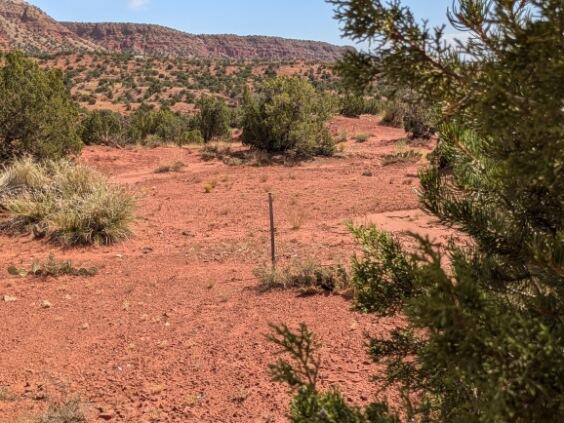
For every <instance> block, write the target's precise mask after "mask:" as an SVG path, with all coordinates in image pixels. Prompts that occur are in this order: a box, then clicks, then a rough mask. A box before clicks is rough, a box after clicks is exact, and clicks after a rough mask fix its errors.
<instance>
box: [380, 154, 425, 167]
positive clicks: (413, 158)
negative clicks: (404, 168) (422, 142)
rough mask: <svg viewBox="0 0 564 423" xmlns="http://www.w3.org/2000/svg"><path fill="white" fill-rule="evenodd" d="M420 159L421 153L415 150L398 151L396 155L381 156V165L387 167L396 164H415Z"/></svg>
mask: <svg viewBox="0 0 564 423" xmlns="http://www.w3.org/2000/svg"><path fill="white" fill-rule="evenodd" d="M421 157H422V155H421V153H419V152H418V151H415V150H407V151H398V152H396V153H392V154H385V155H383V156H382V165H383V166H389V165H393V164H397V163H416V162H418V161H419V160H420V159H421Z"/></svg>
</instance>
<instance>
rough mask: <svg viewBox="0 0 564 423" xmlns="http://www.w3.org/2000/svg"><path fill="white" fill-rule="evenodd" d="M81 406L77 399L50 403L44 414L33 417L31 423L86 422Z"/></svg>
mask: <svg viewBox="0 0 564 423" xmlns="http://www.w3.org/2000/svg"><path fill="white" fill-rule="evenodd" d="M83 408H84V406H83V405H82V402H81V401H80V400H79V399H72V400H68V401H65V402H61V403H52V404H50V405H49V408H48V409H47V411H46V412H45V413H44V414H42V415H40V416H38V417H36V418H34V419H33V423H87V422H88V419H87V418H86V414H85V412H84V409H83Z"/></svg>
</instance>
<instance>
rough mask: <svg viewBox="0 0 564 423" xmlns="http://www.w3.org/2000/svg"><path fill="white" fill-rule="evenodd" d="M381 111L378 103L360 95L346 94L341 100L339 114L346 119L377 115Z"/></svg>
mask: <svg viewBox="0 0 564 423" xmlns="http://www.w3.org/2000/svg"><path fill="white" fill-rule="evenodd" d="M380 111H381V104H380V101H379V100H377V99H374V98H368V99H367V98H366V97H364V96H362V95H354V94H347V95H345V96H344V97H342V98H341V110H340V112H341V114H342V115H343V116H347V117H359V116H360V115H377V114H378V113H380Z"/></svg>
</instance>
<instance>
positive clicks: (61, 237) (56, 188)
mask: <svg viewBox="0 0 564 423" xmlns="http://www.w3.org/2000/svg"><path fill="white" fill-rule="evenodd" d="M0 208H2V209H4V210H5V211H6V212H7V214H8V218H7V219H6V220H4V221H2V222H1V224H0V228H2V229H3V230H4V231H9V232H12V233H18V232H30V231H31V232H33V234H34V235H35V236H37V237H45V236H46V237H48V238H49V239H51V240H53V241H55V242H58V243H61V244H64V245H85V244H111V243H114V242H117V241H120V240H123V239H126V238H127V237H128V236H129V235H130V234H131V231H130V229H129V225H130V223H131V221H132V209H133V200H132V198H131V197H130V195H129V194H127V193H126V192H125V191H124V190H123V189H122V188H120V187H118V186H115V185H112V184H110V183H109V182H108V180H107V179H106V178H105V177H103V176H102V175H101V174H99V173H97V172H94V171H92V170H90V169H88V168H87V167H85V166H84V165H77V164H73V163H72V162H69V161H64V160H63V161H47V162H45V163H36V162H33V161H32V160H31V159H29V158H25V159H20V160H17V161H15V162H14V163H13V164H12V165H10V166H9V167H7V168H6V169H5V170H4V171H3V172H2V173H1V174H0Z"/></svg>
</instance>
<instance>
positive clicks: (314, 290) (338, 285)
mask: <svg viewBox="0 0 564 423" xmlns="http://www.w3.org/2000/svg"><path fill="white" fill-rule="evenodd" d="M255 276H256V277H257V278H258V279H259V289H260V290H261V291H270V290H274V289H297V290H299V291H300V292H301V293H302V294H303V295H315V294H322V293H334V292H340V291H344V290H346V289H348V288H349V287H350V280H349V276H348V273H347V271H346V269H345V268H344V267H343V266H323V265H321V264H319V263H316V262H315V261H312V260H308V261H305V262H295V263H293V264H290V265H288V266H285V267H282V268H278V269H274V270H273V269H270V268H264V267H263V268H259V269H256V270H255Z"/></svg>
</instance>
